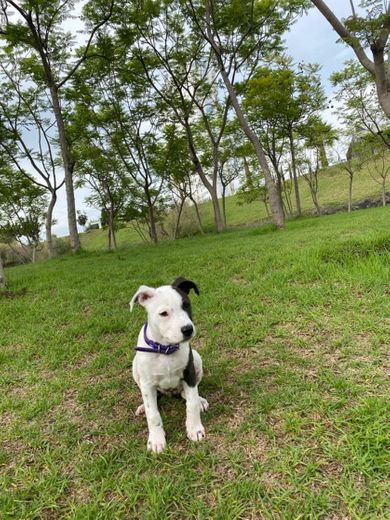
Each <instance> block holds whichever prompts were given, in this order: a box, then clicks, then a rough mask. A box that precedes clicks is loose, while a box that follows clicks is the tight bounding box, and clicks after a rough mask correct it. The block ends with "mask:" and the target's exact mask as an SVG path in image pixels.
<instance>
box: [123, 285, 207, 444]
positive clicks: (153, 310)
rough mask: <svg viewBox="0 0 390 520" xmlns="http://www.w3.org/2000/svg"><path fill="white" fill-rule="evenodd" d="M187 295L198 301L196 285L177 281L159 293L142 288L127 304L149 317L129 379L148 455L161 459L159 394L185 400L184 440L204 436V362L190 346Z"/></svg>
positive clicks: (191, 333) (192, 332) (192, 331)
mask: <svg viewBox="0 0 390 520" xmlns="http://www.w3.org/2000/svg"><path fill="white" fill-rule="evenodd" d="M191 289H193V290H194V291H195V292H196V294H198V295H199V290H198V288H197V286H196V285H195V283H194V282H191V281H190V280H186V279H185V278H181V277H179V278H176V280H175V281H174V282H173V284H172V285H164V286H162V287H158V288H157V289H153V288H152V287H147V286H146V285H141V286H140V287H139V289H138V291H137V292H136V293H135V294H134V296H133V298H132V300H131V302H130V310H132V309H133V305H134V304H135V303H139V304H140V305H142V306H143V307H145V309H146V311H147V314H148V320H147V322H146V323H145V325H144V326H143V327H142V329H141V331H140V333H139V336H138V343H137V347H135V350H136V355H135V357H134V361H133V378H134V381H135V382H136V383H137V385H138V387H139V389H140V390H141V394H142V399H143V404H142V405H141V406H139V407H138V409H137V411H136V415H141V414H143V413H145V415H146V420H147V423H148V429H149V438H148V443H147V449H148V450H149V451H152V452H154V453H161V452H162V451H163V449H164V448H165V446H166V441H165V432H164V428H163V424H162V420H161V415H160V412H159V410H158V406H157V397H158V394H169V395H181V396H182V397H183V398H184V399H185V400H186V414H187V417H186V429H187V436H188V438H189V439H191V440H192V441H200V440H202V439H203V438H204V436H205V430H204V427H203V425H202V422H201V419H200V412H201V411H206V410H207V409H208V406H209V405H208V402H207V401H206V399H203V397H200V396H199V393H198V385H199V383H200V381H201V379H202V375H203V369H202V359H201V357H200V355H199V354H198V352H196V351H195V350H194V349H192V348H191V346H190V344H189V340H190V339H191V338H193V337H194V336H195V325H194V324H193V322H192V312H191V303H190V300H189V297H188V294H189V292H190V290H191Z"/></svg>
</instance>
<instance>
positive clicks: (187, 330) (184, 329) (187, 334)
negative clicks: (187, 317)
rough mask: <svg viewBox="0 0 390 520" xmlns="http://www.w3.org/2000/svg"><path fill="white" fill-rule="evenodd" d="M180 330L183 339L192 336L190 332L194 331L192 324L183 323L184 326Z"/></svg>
mask: <svg viewBox="0 0 390 520" xmlns="http://www.w3.org/2000/svg"><path fill="white" fill-rule="evenodd" d="M181 331H182V333H183V337H184V338H185V339H188V338H190V337H191V336H192V334H193V332H194V327H193V326H192V325H185V326H184V327H182V328H181Z"/></svg>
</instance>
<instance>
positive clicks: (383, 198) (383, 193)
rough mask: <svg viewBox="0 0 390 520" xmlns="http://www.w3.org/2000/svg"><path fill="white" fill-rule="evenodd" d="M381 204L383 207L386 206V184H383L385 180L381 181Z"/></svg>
mask: <svg viewBox="0 0 390 520" xmlns="http://www.w3.org/2000/svg"><path fill="white" fill-rule="evenodd" d="M382 206H383V207H385V206H386V185H385V181H383V183H382Z"/></svg>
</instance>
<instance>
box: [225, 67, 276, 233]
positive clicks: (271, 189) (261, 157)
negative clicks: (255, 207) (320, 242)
mask: <svg viewBox="0 0 390 520" xmlns="http://www.w3.org/2000/svg"><path fill="white" fill-rule="evenodd" d="M220 71H221V75H222V79H223V81H224V83H225V86H226V89H227V91H228V93H229V96H230V100H231V103H232V106H233V108H234V111H235V113H236V116H237V119H238V121H239V123H240V125H241V128H242V129H243V131H244V132H245V134H246V136H247V137H248V139H249V140H250V142H251V143H252V145H253V147H254V149H255V151H256V156H257V159H258V161H259V164H260V167H261V169H262V172H263V175H264V178H265V184H266V186H267V190H268V196H269V203H270V207H271V213H272V220H273V222H274V224H275V225H276V227H277V228H279V229H281V228H283V227H284V213H283V206H282V204H281V201H280V197H279V194H278V190H277V188H276V185H275V182H274V180H273V178H272V175H271V171H270V169H269V166H268V163H267V158H266V156H265V153H264V150H263V147H262V145H261V143H260V140H259V138H258V137H257V135H256V134H255V132H254V131H253V130H252V129H251V127H250V126H249V124H248V122H247V120H246V117H245V115H244V112H243V111H242V109H241V106H240V103H239V101H238V99H237V96H236V93H235V90H234V88H233V85H232V84H231V82H230V79H229V77H228V75H227V72H226V70H225V68H224V66H223V64H222V61H221V60H220Z"/></svg>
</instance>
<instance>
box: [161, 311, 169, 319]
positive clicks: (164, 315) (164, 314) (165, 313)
mask: <svg viewBox="0 0 390 520" xmlns="http://www.w3.org/2000/svg"><path fill="white" fill-rule="evenodd" d="M160 316H163V317H164V318H166V317H167V316H168V312H167V311H163V312H160Z"/></svg>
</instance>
